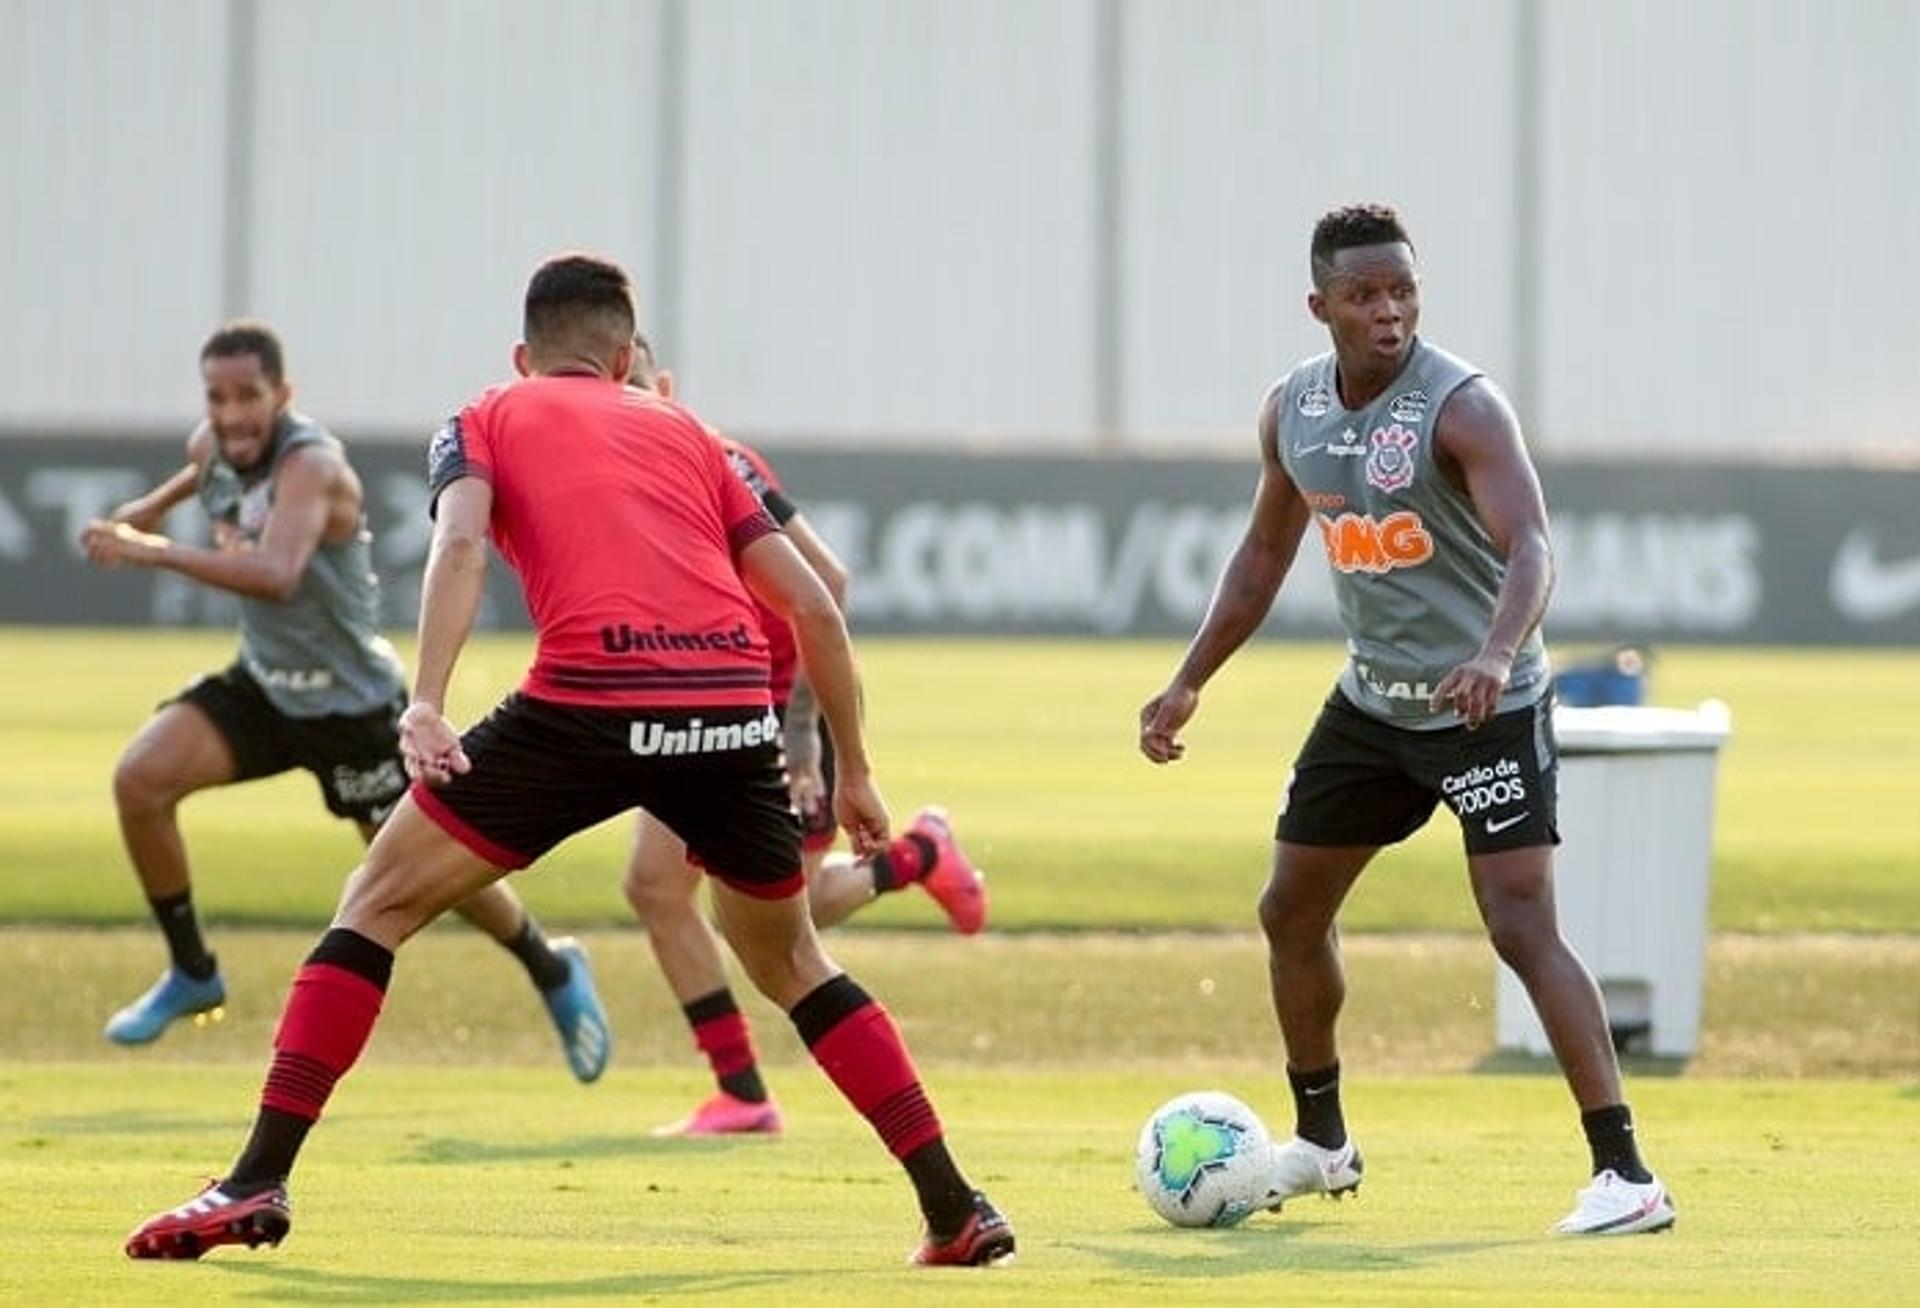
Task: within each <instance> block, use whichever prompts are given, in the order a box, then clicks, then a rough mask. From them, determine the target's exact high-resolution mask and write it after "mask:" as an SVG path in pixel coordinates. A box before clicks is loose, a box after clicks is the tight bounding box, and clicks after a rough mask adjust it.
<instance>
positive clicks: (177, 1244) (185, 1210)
mask: <svg viewBox="0 0 1920 1308" xmlns="http://www.w3.org/2000/svg"><path fill="white" fill-rule="evenodd" d="M220 1184H221V1183H220V1182H218V1181H211V1182H208V1184H207V1188H206V1189H204V1190H202V1191H201V1192H200V1193H199V1194H198V1195H197V1196H195V1197H194V1198H192V1199H190V1200H188V1201H187V1202H186V1203H184V1204H181V1205H180V1206H179V1207H178V1208H174V1209H170V1210H168V1211H167V1212H164V1213H161V1214H160V1215H159V1216H157V1217H149V1218H148V1219H147V1220H146V1221H144V1222H142V1223H141V1224H140V1227H139V1229H138V1230H136V1231H135V1232H134V1233H133V1234H132V1235H130V1236H128V1237H127V1257H129V1258H198V1257H199V1256H200V1255H201V1254H203V1253H205V1252H206V1251H207V1250H209V1249H212V1248H214V1247H215V1246H216V1245H223V1244H244V1245H246V1246H247V1248H249V1249H252V1248H254V1247H255V1246H257V1245H262V1244H279V1243H280V1242H281V1241H282V1240H284V1239H286V1237H287V1231H288V1230H289V1229H290V1228H291V1227H292V1226H293V1214H292V1208H293V1205H292V1203H291V1202H290V1201H289V1200H288V1199H287V1190H286V1187H285V1186H281V1185H276V1186H273V1187H271V1188H270V1189H266V1190H262V1191H261V1192H260V1193H259V1194H256V1195H249V1196H248V1197H247V1198H245V1199H235V1198H233V1197H231V1196H229V1195H227V1194H225V1193H223V1192H222V1191H221V1189H220Z"/></svg>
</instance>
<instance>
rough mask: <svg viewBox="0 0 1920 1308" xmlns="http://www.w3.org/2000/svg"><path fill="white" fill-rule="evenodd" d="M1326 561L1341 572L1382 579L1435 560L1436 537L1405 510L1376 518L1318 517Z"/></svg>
mask: <svg viewBox="0 0 1920 1308" xmlns="http://www.w3.org/2000/svg"><path fill="white" fill-rule="evenodd" d="M1314 521H1315V522H1316V523H1318V524H1319V527H1320V539H1321V540H1322V542H1324V543H1325V545H1326V547H1327V561H1328V562H1329V563H1331V564H1333V566H1334V569H1335V571H1338V572H1367V573H1373V574H1375V575H1379V574H1382V573H1388V572H1392V571H1393V570H1394V569H1395V568H1417V567H1419V566H1420V565H1421V564H1423V563H1425V562H1426V561H1427V560H1428V559H1430V558H1432V557H1433V535H1432V534H1431V533H1430V532H1428V530H1427V525H1426V523H1425V522H1423V521H1422V520H1421V518H1420V515H1419V514H1418V513H1415V512H1413V511H1412V510H1411V509H1403V510H1401V511H1400V512H1399V513H1389V514H1388V515H1387V516H1386V517H1384V518H1376V517H1374V516H1373V515H1372V514H1370V513H1342V514H1340V515H1338V516H1337V517H1336V516H1329V515H1328V514H1325V513H1316V514H1315V515H1314Z"/></svg>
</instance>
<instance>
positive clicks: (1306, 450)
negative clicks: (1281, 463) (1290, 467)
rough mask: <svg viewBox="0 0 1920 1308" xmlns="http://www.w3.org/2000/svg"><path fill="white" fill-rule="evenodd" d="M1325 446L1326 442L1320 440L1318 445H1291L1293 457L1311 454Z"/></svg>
mask: <svg viewBox="0 0 1920 1308" xmlns="http://www.w3.org/2000/svg"><path fill="white" fill-rule="evenodd" d="M1326 448H1327V443H1326V442H1325V441H1321V442H1320V443H1319V444H1318V445H1296V446H1294V447H1293V457H1294V458H1296V459H1297V458H1299V457H1300V456H1301V455H1303V454H1312V453H1313V452H1314V451H1315V450H1324V449H1326Z"/></svg>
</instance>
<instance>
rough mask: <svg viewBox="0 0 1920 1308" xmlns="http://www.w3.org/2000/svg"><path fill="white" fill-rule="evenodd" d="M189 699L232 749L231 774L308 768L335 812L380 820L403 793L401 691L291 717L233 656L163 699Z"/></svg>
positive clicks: (239, 777)
mask: <svg viewBox="0 0 1920 1308" xmlns="http://www.w3.org/2000/svg"><path fill="white" fill-rule="evenodd" d="M168 704H191V705H193V706H194V707H195V708H197V709H199V710H200V711H201V712H202V713H204V714H206V715H207V719H208V721H210V722H212V723H213V729H214V730H215V731H218V732H219V733H220V737H221V739H223V740H225V741H226V742H227V749H228V750H229V751H230V752H231V753H232V754H233V763H234V776H233V779H234V780H235V781H253V780H255V779H257V778H260V777H273V776H278V775H279V774H280V773H282V772H290V771H292V770H293V769H294V768H305V769H306V770H307V771H308V772H311V773H312V774H313V777H314V780H316V781H318V782H319V783H320V793H321V795H322V796H324V797H325V798H326V801H327V811H328V812H329V813H332V814H333V815H334V816H335V817H343V818H351V819H352V820H354V821H356V822H367V823H372V824H375V825H378V824H379V823H381V822H384V821H385V820H386V817H387V814H389V813H391V812H392V811H393V806H394V805H395V804H397V803H399V802H400V796H402V795H404V794H406V793H407V774H406V769H405V768H404V767H403V766H402V764H401V762H400V714H401V711H402V710H404V709H405V708H406V706H407V700H406V695H405V694H404V692H400V693H396V694H395V696H394V698H393V699H392V700H391V701H389V702H388V703H386V704H382V705H381V706H380V707H379V708H376V709H373V710H371V711H369V712H366V713H334V714H328V715H326V716H324V717H317V718H296V717H289V716H288V715H287V714H285V713H282V712H281V711H280V710H279V709H278V708H276V707H275V706H274V703H273V701H272V700H270V699H268V698H267V693H266V692H265V691H264V690H262V689H260V683H259V682H257V681H255V680H254V679H253V675H252V674H251V673H249V672H248V671H247V670H246V668H245V667H244V666H243V665H241V664H239V663H235V664H233V665H232V666H231V667H229V668H227V669H226V670H224V671H222V672H210V673H208V674H207V675H206V676H204V677H202V678H200V679H199V680H198V681H196V682H194V683H193V684H192V685H191V686H188V687H187V688H186V689H185V690H183V691H181V692H180V693H179V694H178V695H176V696H174V697H173V698H172V699H170V700H166V701H164V702H163V703H162V704H161V707H162V708H165V707H166V706H167V705H168Z"/></svg>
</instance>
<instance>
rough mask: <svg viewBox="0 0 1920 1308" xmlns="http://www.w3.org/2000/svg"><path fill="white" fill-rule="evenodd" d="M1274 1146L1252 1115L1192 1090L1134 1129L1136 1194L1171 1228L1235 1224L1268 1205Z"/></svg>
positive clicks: (1229, 1099) (1234, 1102)
mask: <svg viewBox="0 0 1920 1308" xmlns="http://www.w3.org/2000/svg"><path fill="white" fill-rule="evenodd" d="M1272 1154H1273V1147H1272V1145H1271V1144H1270V1143H1269V1141H1268V1138H1267V1128H1266V1125H1265V1123H1263V1122H1262V1121H1261V1120H1260V1119H1259V1118H1258V1117H1257V1116H1255V1114H1254V1111H1253V1110H1252V1109H1251V1108H1248V1107H1247V1106H1246V1105H1245V1104H1243V1103H1241V1102H1240V1101H1239V1100H1238V1099H1235V1098H1234V1097H1233V1096H1232V1095H1229V1094H1222V1093H1221V1092H1219V1091H1218V1090H1197V1091H1194V1092H1193V1093H1191V1094H1184V1095H1181V1096H1179V1097H1178V1098H1175V1099H1169V1100H1168V1101H1167V1102H1166V1103H1164V1104H1162V1105H1160V1107H1158V1108H1156V1109H1154V1111H1153V1116H1151V1117H1149V1118H1148V1119H1147V1124H1146V1125H1145V1126H1144V1127H1142V1128H1141V1129H1140V1146H1139V1148H1138V1149H1137V1150H1136V1151H1135V1153H1134V1169H1135V1171H1136V1173H1137V1174H1138V1176H1139V1180H1140V1193H1141V1194H1143V1195H1145V1196H1146V1197H1147V1203H1148V1204H1149V1205H1150V1206H1151V1207H1152V1208H1153V1211H1154V1212H1156V1213H1159V1214H1160V1216H1162V1217H1164V1218H1166V1219H1167V1220H1168V1221H1169V1222H1172V1223H1173V1224H1174V1225H1175V1226H1235V1225H1238V1224H1239V1223H1240V1222H1241V1221H1242V1220H1243V1219H1244V1218H1245V1217H1246V1216H1247V1214H1249V1213H1251V1212H1254V1211H1255V1210H1256V1209H1260V1208H1264V1207H1266V1204H1267V1197H1268V1193H1269V1182H1270V1180H1271V1178H1272V1173H1273V1160H1272Z"/></svg>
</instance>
